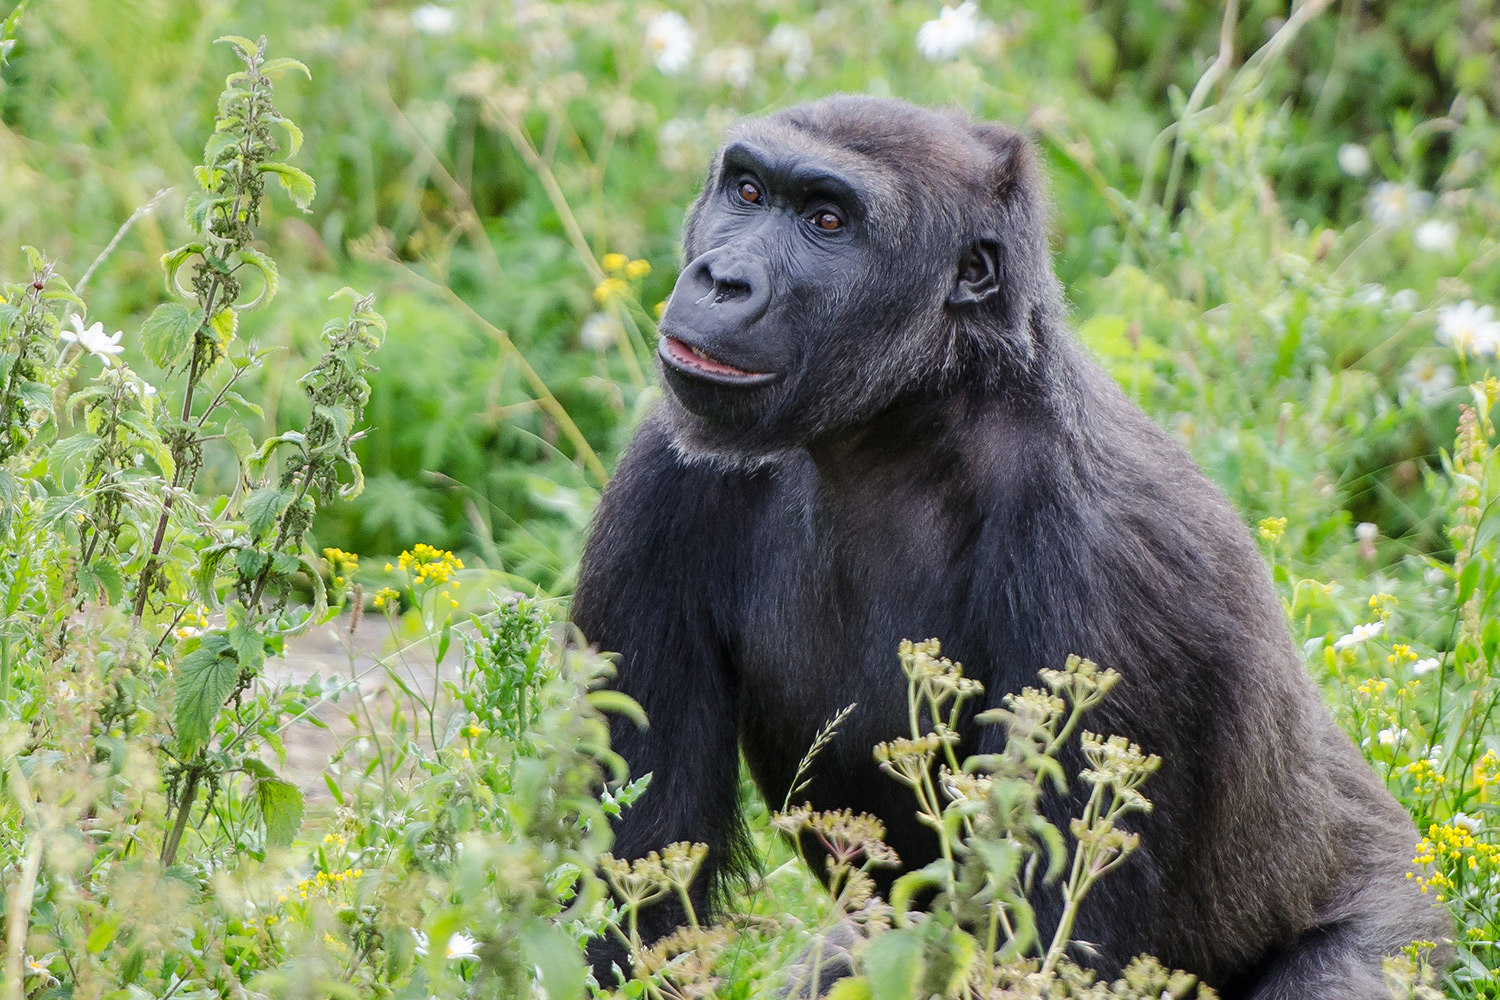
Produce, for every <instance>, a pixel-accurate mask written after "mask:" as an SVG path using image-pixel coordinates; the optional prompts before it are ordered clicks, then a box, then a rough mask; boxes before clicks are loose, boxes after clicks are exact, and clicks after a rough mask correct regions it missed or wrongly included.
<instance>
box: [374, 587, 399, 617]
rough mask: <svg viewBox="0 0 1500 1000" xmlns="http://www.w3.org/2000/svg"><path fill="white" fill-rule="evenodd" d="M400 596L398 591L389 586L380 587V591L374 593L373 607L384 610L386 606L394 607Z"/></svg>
mask: <svg viewBox="0 0 1500 1000" xmlns="http://www.w3.org/2000/svg"><path fill="white" fill-rule="evenodd" d="M400 596H401V595H400V594H399V593H397V592H396V591H395V590H392V589H391V588H390V587H381V588H380V591H379V592H378V593H377V594H376V595H375V609H376V610H377V611H384V610H385V609H386V607H387V606H392V607H394V606H395V604H396V601H397V599H398V598H399V597H400Z"/></svg>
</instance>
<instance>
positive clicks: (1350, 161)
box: [1338, 142, 1370, 177]
mask: <svg viewBox="0 0 1500 1000" xmlns="http://www.w3.org/2000/svg"><path fill="white" fill-rule="evenodd" d="M1338 160H1339V169H1340V170H1342V171H1343V172H1344V173H1346V174H1348V175H1349V176H1350V177H1363V176H1364V175H1365V174H1368V173H1369V172H1370V151H1369V150H1368V149H1366V148H1365V147H1363V146H1361V145H1360V144H1359V143H1357V142H1346V143H1344V144H1343V145H1342V146H1340V147H1339V155H1338Z"/></svg>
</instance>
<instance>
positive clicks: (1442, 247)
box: [1411, 219, 1458, 253]
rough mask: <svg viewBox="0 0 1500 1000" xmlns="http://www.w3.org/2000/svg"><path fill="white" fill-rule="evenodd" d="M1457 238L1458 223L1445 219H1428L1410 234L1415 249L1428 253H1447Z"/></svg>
mask: <svg viewBox="0 0 1500 1000" xmlns="http://www.w3.org/2000/svg"><path fill="white" fill-rule="evenodd" d="M1457 240H1458V223H1456V222H1451V221H1449V220H1447V219H1428V220H1427V221H1426V222H1424V223H1422V224H1421V225H1420V226H1418V227H1417V228H1416V230H1415V231H1414V232H1413V233H1412V234H1411V241H1412V243H1414V244H1416V247H1417V249H1418V250H1426V251H1427V252H1428V253H1448V252H1450V251H1452V249H1453V244H1454V243H1455V242H1457Z"/></svg>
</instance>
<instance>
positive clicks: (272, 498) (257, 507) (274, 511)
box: [242, 486, 292, 538]
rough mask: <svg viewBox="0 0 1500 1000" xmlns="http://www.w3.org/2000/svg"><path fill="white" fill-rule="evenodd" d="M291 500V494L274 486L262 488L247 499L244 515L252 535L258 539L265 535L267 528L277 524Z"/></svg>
mask: <svg viewBox="0 0 1500 1000" xmlns="http://www.w3.org/2000/svg"><path fill="white" fill-rule="evenodd" d="M291 500H292V495H291V494H290V493H288V492H287V491H286V490H281V489H277V488H276V487H274V486H262V487H261V488H260V489H258V490H256V491H255V492H254V493H252V494H250V495H249V496H248V497H246V498H245V508H244V510H243V512H242V514H243V516H244V518H245V524H246V526H247V527H248V528H249V529H250V534H251V535H252V536H253V537H257V538H258V537H260V536H261V535H262V534H264V533H265V531H266V529H267V528H269V527H270V526H271V525H273V524H275V523H276V519H277V518H278V517H280V516H281V512H282V511H284V510H286V505H287V504H289V503H291Z"/></svg>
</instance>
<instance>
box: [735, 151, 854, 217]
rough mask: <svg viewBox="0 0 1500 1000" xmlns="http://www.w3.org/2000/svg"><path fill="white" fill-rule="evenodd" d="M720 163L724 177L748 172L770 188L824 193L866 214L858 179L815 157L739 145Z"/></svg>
mask: <svg viewBox="0 0 1500 1000" xmlns="http://www.w3.org/2000/svg"><path fill="white" fill-rule="evenodd" d="M723 163H724V171H725V173H729V172H731V171H733V170H735V169H746V170H750V171H752V172H753V173H756V174H758V175H759V176H761V177H762V178H763V179H765V180H767V181H769V182H770V183H771V184H773V185H774V186H778V187H792V188H800V189H802V190H805V191H809V192H819V193H828V194H831V195H833V196H834V197H835V198H837V199H838V200H839V201H840V202H842V203H844V204H846V205H848V206H849V207H850V208H853V209H855V210H857V211H859V212H860V213H862V214H863V213H864V212H866V211H868V206H866V205H865V200H864V199H863V198H862V197H860V194H859V187H860V184H861V183H862V179H861V178H857V177H856V178H854V179H851V178H849V177H848V176H846V174H845V172H844V170H843V169H842V168H840V167H838V166H835V165H833V164H827V163H823V162H822V161H821V160H819V159H817V158H815V157H814V158H809V157H807V156H805V155H793V154H789V153H781V154H778V153H775V152H770V151H767V150H764V149H761V148H760V147H759V146H754V145H751V144H750V143H748V142H743V141H741V142H736V143H734V144H732V145H730V146H729V147H727V148H726V149H725V150H724V159H723Z"/></svg>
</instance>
